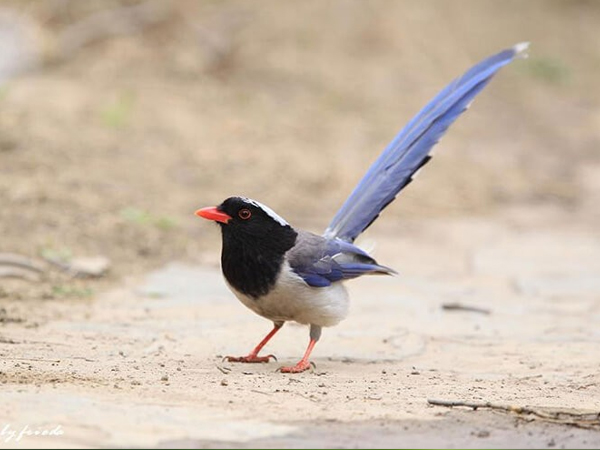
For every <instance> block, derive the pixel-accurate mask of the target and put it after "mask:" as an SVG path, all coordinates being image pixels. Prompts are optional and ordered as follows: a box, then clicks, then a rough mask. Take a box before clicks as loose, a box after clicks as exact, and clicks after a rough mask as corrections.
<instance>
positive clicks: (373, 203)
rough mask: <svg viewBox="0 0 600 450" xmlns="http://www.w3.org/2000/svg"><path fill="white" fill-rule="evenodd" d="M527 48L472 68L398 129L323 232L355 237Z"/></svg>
mask: <svg viewBox="0 0 600 450" xmlns="http://www.w3.org/2000/svg"><path fill="white" fill-rule="evenodd" d="M526 48H527V44H518V45H516V46H514V47H513V48H510V49H507V50H504V51H502V52H500V53H498V54H496V55H493V56H491V57H489V58H487V59H485V60H483V61H481V62H480V63H478V64H476V65H475V66H473V67H472V68H471V69H469V70H468V71H467V72H465V74H464V75H462V76H461V77H459V78H457V79H455V80H454V81H453V82H452V83H450V84H449V85H448V86H446V87H445V88H444V89H443V90H442V91H441V92H440V93H439V94H438V95H437V96H435V97H434V99H433V100H431V101H430V102H429V103H428V104H427V105H426V106H425V107H424V108H423V109H422V110H421V111H420V112H419V113H418V114H417V115H416V116H415V117H413V118H412V119H411V120H410V122H409V123H408V124H407V125H406V126H405V127H404V128H403V129H402V130H401V131H400V133H398V135H397V136H396V137H395V138H394V140H393V141H392V142H391V143H390V144H389V145H388V146H387V147H386V149H385V150H384V151H383V153H382V154H381V155H380V156H379V158H377V160H376V161H375V162H374V163H373V165H372V166H371V167H370V168H369V170H368V171H367V173H366V174H365V176H364V177H363V179H362V180H361V181H360V182H359V183H358V185H357V186H356V188H355V189H354V191H353V192H352V194H350V196H349V197H348V199H347V200H346V202H345V203H344V204H343V205H342V207H341V208H340V210H339V211H338V212H337V214H336V215H335V217H334V218H333V220H332V221H331V223H330V224H329V226H328V227H327V229H326V230H325V233H324V236H325V237H327V238H330V239H331V238H338V239H342V240H345V241H348V242H352V241H354V239H356V237H357V236H358V235H359V234H360V233H362V232H363V231H364V230H365V229H366V228H367V227H369V225H371V223H373V221H374V220H375V219H376V218H377V217H378V216H379V213H380V212H381V211H382V210H383V209H384V208H385V207H386V206H387V205H388V204H389V203H390V202H391V201H392V200H394V198H395V197H396V195H397V194H398V192H400V191H401V190H402V189H403V188H404V187H405V186H407V185H408V184H409V183H410V182H411V181H412V178H413V177H414V175H415V173H416V172H417V171H418V170H419V169H420V168H421V167H422V166H423V165H424V164H425V163H427V161H428V160H429V159H430V158H431V155H430V151H431V148H432V147H433V146H434V145H435V144H436V143H437V142H438V141H439V139H440V138H441V136H442V135H443V134H444V133H445V132H446V130H447V129H448V127H449V126H450V125H451V124H452V123H453V122H454V121H455V120H456V119H457V118H458V116H460V114H461V113H462V112H463V111H464V110H465V109H467V108H468V106H469V104H470V103H471V101H472V100H473V99H474V98H475V96H476V95H477V94H478V93H479V92H481V90H482V89H483V88H484V87H485V86H486V85H487V84H488V83H489V81H490V80H491V79H492V77H493V76H494V75H495V74H496V72H497V71H498V70H499V69H500V68H502V67H503V66H505V65H506V64H508V63H510V62H511V61H512V60H513V59H514V58H515V57H516V56H518V55H519V54H521V53H522V52H523V51H524V50H525V49H526Z"/></svg>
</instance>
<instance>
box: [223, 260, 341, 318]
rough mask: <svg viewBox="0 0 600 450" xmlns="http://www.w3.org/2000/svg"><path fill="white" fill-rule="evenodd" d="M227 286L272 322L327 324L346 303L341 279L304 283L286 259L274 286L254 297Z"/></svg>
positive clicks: (337, 314)
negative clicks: (326, 283)
mask: <svg viewBox="0 0 600 450" xmlns="http://www.w3.org/2000/svg"><path fill="white" fill-rule="evenodd" d="M228 286H229V289H231V291H232V292H233V293H234V294H235V296H236V297H237V298H238V299H239V300H240V301H241V302H242V303H243V304H244V305H246V306H247V307H248V308H250V309H251V310H252V311H254V312H255V313H256V314H258V315H260V316H263V317H266V318H267V319H269V320H272V321H274V322H285V321H295V322H298V323H302V324H312V325H319V326H322V327H328V326H332V325H336V324H338V323H339V322H341V321H342V320H343V319H344V318H345V317H346V316H347V315H348V310H349V307H350V301H349V298H348V292H347V291H346V288H345V287H344V286H343V285H342V283H341V282H337V283H332V284H331V286H327V287H318V288H317V287H311V286H308V285H307V284H306V283H305V282H304V280H303V279H302V278H300V276H298V275H297V274H296V273H294V272H293V271H292V269H291V268H290V266H289V265H288V264H287V263H286V264H285V266H284V267H283V269H282V271H281V273H280V274H279V277H278V278H277V281H276V283H275V287H274V288H273V289H272V290H271V291H270V292H269V293H268V294H267V295H264V296H262V297H259V298H258V299H255V298H252V297H248V296H246V295H244V294H242V293H241V292H239V291H236V290H235V288H233V287H232V286H231V285H229V284H228Z"/></svg>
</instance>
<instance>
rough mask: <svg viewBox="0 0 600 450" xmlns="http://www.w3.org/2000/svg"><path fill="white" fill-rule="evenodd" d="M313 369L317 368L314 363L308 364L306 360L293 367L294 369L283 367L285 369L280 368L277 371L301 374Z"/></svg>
mask: <svg viewBox="0 0 600 450" xmlns="http://www.w3.org/2000/svg"><path fill="white" fill-rule="evenodd" d="M313 367H316V366H315V365H314V363H312V362H308V361H305V360H301V361H299V362H298V364H296V365H295V366H292V367H286V366H283V367H280V368H279V369H277V371H278V372H281V373H300V372H304V371H306V370H309V369H311V368H313Z"/></svg>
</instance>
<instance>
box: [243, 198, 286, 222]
mask: <svg viewBox="0 0 600 450" xmlns="http://www.w3.org/2000/svg"><path fill="white" fill-rule="evenodd" d="M240 198H241V199H242V200H243V201H245V202H247V203H250V204H251V205H254V206H256V207H257V208H260V209H262V210H263V211H264V212H266V213H267V214H268V215H269V216H271V218H273V219H274V220H275V221H277V222H279V223H280V224H281V225H283V226H286V225H289V223H287V221H286V220H285V219H284V218H283V217H281V216H280V215H279V214H277V213H276V212H275V211H273V210H272V209H271V208H269V207H268V206H267V205H263V204H262V203H261V202H257V201H256V200H252V199H251V198H247V197H240Z"/></svg>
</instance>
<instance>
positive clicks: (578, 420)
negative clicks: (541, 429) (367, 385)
mask: <svg viewBox="0 0 600 450" xmlns="http://www.w3.org/2000/svg"><path fill="white" fill-rule="evenodd" d="M427 403H429V404H430V405H434V406H446V407H450V408H452V407H455V406H463V407H466V408H472V409H473V410H474V411H476V410H477V409H480V408H481V409H484V408H485V409H491V410H494V411H502V412H506V413H511V414H517V415H518V416H520V417H521V418H524V417H523V416H532V418H531V419H530V420H535V419H539V420H543V421H545V422H552V423H560V424H563V425H571V426H574V427H577V428H587V429H594V430H600V411H589V410H578V409H573V408H550V407H529V406H512V405H500V404H496V403H491V402H467V401H460V400H435V399H428V400H427Z"/></svg>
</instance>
